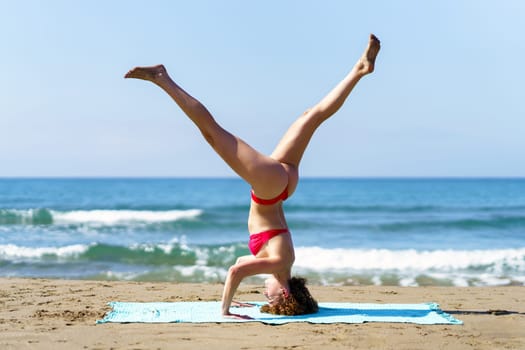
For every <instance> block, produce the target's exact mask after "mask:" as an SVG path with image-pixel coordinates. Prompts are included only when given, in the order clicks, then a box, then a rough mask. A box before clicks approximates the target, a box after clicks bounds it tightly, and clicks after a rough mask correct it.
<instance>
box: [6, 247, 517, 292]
mask: <svg viewBox="0 0 525 350" xmlns="http://www.w3.org/2000/svg"><path fill="white" fill-rule="evenodd" d="M247 254H249V252H248V250H247V248H246V246H245V245H244V244H240V243H231V244H223V245H200V246H188V245H186V244H183V243H181V242H175V241H174V242H169V243H162V244H135V245H131V246H127V247H125V246H118V245H109V244H103V243H93V244H89V245H81V244H77V245H69V246H64V247H35V248H29V247H23V246H17V245H13V244H8V245H0V263H1V264H0V265H2V266H3V269H4V270H5V271H7V272H6V274H9V271H14V272H12V273H13V274H14V275H16V274H23V272H21V271H22V270H24V269H26V270H30V271H31V272H30V273H28V274H29V275H31V276H39V275H41V274H42V275H43V276H47V274H49V269H52V270H53V271H54V273H53V276H55V277H61V274H65V272H64V273H62V272H61V271H65V270H66V269H67V271H68V272H67V276H68V277H69V276H71V275H74V271H73V269H75V268H78V275H77V276H76V277H78V278H96V279H99V278H102V279H106V278H108V279H120V278H122V279H135V280H152V281H153V280H159V281H184V282H217V281H218V278H223V277H224V276H225V274H226V272H227V270H228V267H229V266H231V265H232V264H234V263H235V261H236V259H237V257H239V256H241V255H247ZM84 270H86V271H91V272H90V275H89V276H84V275H82V272H83V271H84ZM94 270H95V271H98V272H96V273H93V271H94ZM294 273H297V274H300V275H303V276H306V277H307V278H308V279H309V280H310V281H311V282H313V283H315V284H326V285H341V284H351V285H352V284H376V285H403V286H420V285H454V286H484V285H525V277H524V276H525V247H522V248H516V249H494V250H470V251H469V250H433V251H432V250H421V251H418V250H414V249H406V250H388V249H342V248H337V249H326V248H319V247H298V248H297V249H296V261H295V265H294ZM119 276H120V277H119ZM62 277H64V276H62ZM259 279H260V278H259V277H254V278H252V279H251V281H252V282H256V281H259Z"/></svg>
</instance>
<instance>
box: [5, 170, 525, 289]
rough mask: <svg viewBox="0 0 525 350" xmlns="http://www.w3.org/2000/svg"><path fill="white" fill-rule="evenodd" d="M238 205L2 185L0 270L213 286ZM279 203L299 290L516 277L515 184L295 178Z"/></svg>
mask: <svg viewBox="0 0 525 350" xmlns="http://www.w3.org/2000/svg"><path fill="white" fill-rule="evenodd" d="M249 201H250V188H249V186H248V185H247V184H246V183H244V182H243V181H242V180H238V179H203V178H195V179H180V178H151V179H130V178H108V179H105V178H94V179H90V178H87V179H82V178H72V179H63V178H56V179H54V178H42V179H37V178H35V179H0V276H1V277H43V278H64V279H91V280H135V281H174V282H199V283H203V282H204V283H217V282H222V281H224V278H225V275H226V272H227V269H228V267H229V266H230V265H231V264H233V263H234V262H235V260H236V258H237V257H238V256H241V255H248V254H249V250H248V248H247V241H248V232H247V225H246V222H247V214H248V208H249ZM284 207H285V213H286V216H287V220H288V223H289V226H290V229H291V232H292V237H293V241H294V245H295V248H296V262H295V264H294V268H293V274H295V275H301V276H304V277H306V278H307V279H308V280H309V283H310V284H321V285H399V286H427V285H439V286H495V285H525V179H452V178H451V179H416V178H414V179H412V178H410V179H375V178H371V179H332V178H326V179H324V178H323V179H316V178H306V179H301V181H300V182H299V186H298V188H297V190H296V192H295V194H294V195H293V196H292V197H291V198H290V199H288V200H287V201H286V202H285V204H284ZM264 277H265V276H254V277H251V278H250V279H248V282H250V283H259V282H261V281H262V279H263V278H264Z"/></svg>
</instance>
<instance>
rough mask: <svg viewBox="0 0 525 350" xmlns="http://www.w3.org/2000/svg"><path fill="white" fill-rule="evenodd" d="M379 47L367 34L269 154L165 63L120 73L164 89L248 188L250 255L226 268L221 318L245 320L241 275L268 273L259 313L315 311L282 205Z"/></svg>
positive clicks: (364, 73) (373, 60)
mask: <svg viewBox="0 0 525 350" xmlns="http://www.w3.org/2000/svg"><path fill="white" fill-rule="evenodd" d="M379 49H380V42H379V40H378V39H377V38H376V37H375V36H374V35H373V34H371V35H370V38H369V42H368V46H367V47H366V49H365V51H364V53H363V55H362V56H361V58H360V59H359V60H358V61H357V63H356V64H355V65H354V67H353V68H352V70H351V71H350V73H348V75H347V76H346V77H345V78H344V79H343V80H342V81H341V82H340V83H339V84H338V85H337V86H336V87H335V88H334V89H333V90H332V91H331V92H330V93H329V94H328V95H327V96H326V97H324V98H323V99H322V100H321V101H320V102H319V103H318V104H317V105H315V106H314V107H312V108H311V109H308V110H307V111H305V112H304V113H303V115H302V116H300V117H299V118H298V119H297V120H296V121H295V122H294V123H293V124H292V125H291V127H290V128H289V129H288V131H287V132H286V133H285V134H284V136H283V138H282V139H281V141H280V142H279V144H278V145H277V147H276V148H275V150H274V151H273V153H272V154H271V155H270V156H266V155H263V154H261V153H259V152H258V151H257V150H255V149H253V148H252V147H251V146H250V145H248V144H247V143H245V142H244V141H243V140H241V139H239V138H238V137H236V136H235V135H232V134H230V133H229V132H228V131H226V130H224V129H223V128H222V127H221V126H220V125H219V124H218V123H217V122H216V121H215V119H214V118H213V116H212V115H211V114H210V113H209V112H208V110H207V109H206V107H204V105H203V104H201V103H200V102H199V101H197V100H196V99H195V98H193V97H192V96H190V95H189V94H188V93H187V92H185V91H184V90H183V89H182V88H181V87H179V86H178V85H177V84H176V83H175V82H174V81H173V80H172V79H171V78H170V77H169V76H168V73H167V71H166V69H165V68H164V66H162V65H158V66H151V67H136V68H133V69H132V70H130V71H129V72H128V73H127V74H126V75H125V77H126V78H136V79H142V80H147V81H151V82H152V83H154V84H156V85H158V86H159V87H161V88H162V89H163V90H164V91H166V92H167V93H168V95H169V96H171V98H172V99H173V100H174V101H175V102H176V103H177V104H178V105H179V107H180V108H181V109H182V110H183V111H184V113H185V114H186V115H187V116H188V117H189V118H190V119H191V120H192V121H193V123H195V125H196V126H197V127H198V128H199V130H200V131H201V133H202V135H203V136H204V138H205V139H206V141H208V143H209V144H210V145H211V147H213V149H214V150H215V151H216V152H217V154H219V156H221V158H222V159H224V161H225V162H226V163H227V164H228V165H229V166H230V167H231V168H232V169H233V170H234V171H235V172H236V173H237V174H238V175H239V176H240V177H242V178H243V179H244V180H245V181H247V182H248V183H249V184H250V185H251V187H252V191H251V197H252V201H251V205H250V212H249V217H248V231H249V232H250V241H249V248H250V250H251V252H252V254H253V256H244V257H240V258H239V259H238V260H237V262H236V263H235V265H233V266H231V267H230V269H229V270H228V275H227V277H226V281H225V285H224V291H223V295H222V314H223V315H224V316H225V317H233V318H244V316H242V315H238V314H234V313H231V312H230V307H231V306H232V303H233V306H245V304H240V303H236V302H233V295H234V294H235V291H236V290H237V287H238V286H239V284H240V283H241V281H242V279H243V278H245V277H247V276H252V275H256V274H271V275H272V276H273V277H272V278H270V279H268V280H267V281H266V290H265V292H264V294H265V296H266V298H267V299H268V305H265V306H263V308H262V311H264V312H271V313H276V314H305V313H312V312H316V311H317V303H316V302H315V300H314V299H313V298H312V297H311V295H310V293H309V292H308V289H306V287H305V285H304V284H305V280H304V279H301V278H292V277H291V269H292V265H293V263H294V260H295V255H294V248H293V243H292V237H291V235H290V231H289V230H288V225H287V223H286V219H285V217H284V212H283V207H282V205H283V201H285V200H286V199H287V198H288V197H289V196H291V195H292V194H293V193H294V191H295V188H296V187H297V182H298V180H299V174H298V169H299V163H300V161H301V158H302V156H303V153H304V151H305V149H306V146H307V145H308V142H309V141H310V138H311V137H312V135H313V133H314V131H315V130H316V129H317V128H318V127H319V126H320V125H321V123H322V122H324V121H325V120H326V119H328V118H329V117H330V116H331V115H332V114H334V113H335V112H336V111H337V110H338V109H339V108H340V107H341V106H342V104H343V102H344V101H345V99H346V98H347V97H348V95H349V94H350V92H351V91H352V89H353V88H354V86H355V85H356V84H357V82H358V81H359V80H360V79H361V78H362V77H364V76H365V75H367V74H369V73H371V72H373V70H374V63H375V59H376V56H377V54H378V52H379Z"/></svg>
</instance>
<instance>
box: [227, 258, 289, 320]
mask: <svg viewBox="0 0 525 350" xmlns="http://www.w3.org/2000/svg"><path fill="white" fill-rule="evenodd" d="M283 265H284V264H283V260H282V259H280V258H260V259H250V260H245V261H242V262H240V263H238V264H235V265H233V266H231V267H230V269H229V270H228V276H227V277H226V281H225V282H224V290H223V293H222V314H223V316H239V315H235V314H232V313H230V305H231V303H232V300H233V295H234V294H235V291H236V290H237V288H238V287H239V284H240V283H241V281H242V280H243V279H244V278H245V277H248V276H253V275H257V274H260V273H274V272H275V271H279V270H281V269H283Z"/></svg>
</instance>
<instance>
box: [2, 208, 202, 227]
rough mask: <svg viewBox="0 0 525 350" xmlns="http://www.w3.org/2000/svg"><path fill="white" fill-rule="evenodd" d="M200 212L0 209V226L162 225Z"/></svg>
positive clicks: (193, 216) (188, 210)
mask: <svg viewBox="0 0 525 350" xmlns="http://www.w3.org/2000/svg"><path fill="white" fill-rule="evenodd" d="M202 214H203V210H201V209H187V210H163V211H153V210H107V209H94V210H71V211H58V210H51V209H45V208H38V209H0V225H50V224H99V225H100V224H102V225H115V224H125V223H163V222H174V221H179V220H189V219H196V218H197V217H199V216H200V215H202Z"/></svg>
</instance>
